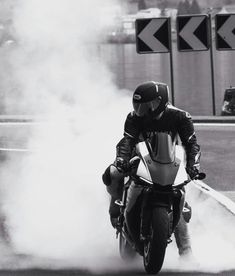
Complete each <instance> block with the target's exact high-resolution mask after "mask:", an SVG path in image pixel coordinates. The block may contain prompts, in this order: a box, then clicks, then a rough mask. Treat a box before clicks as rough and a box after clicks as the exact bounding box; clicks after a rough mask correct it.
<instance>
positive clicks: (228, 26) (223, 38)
mask: <svg viewBox="0 0 235 276" xmlns="http://www.w3.org/2000/svg"><path fill="white" fill-rule="evenodd" d="M215 38H216V48H217V50H235V14H217V15H216V17H215Z"/></svg>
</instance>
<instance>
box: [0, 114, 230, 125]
mask: <svg viewBox="0 0 235 276" xmlns="http://www.w3.org/2000/svg"><path fill="white" fill-rule="evenodd" d="M192 119H193V121H194V123H231V124H235V116H192ZM43 121H45V122H46V121H47V118H46V117H44V116H32V115H0V123H33V122H43Z"/></svg>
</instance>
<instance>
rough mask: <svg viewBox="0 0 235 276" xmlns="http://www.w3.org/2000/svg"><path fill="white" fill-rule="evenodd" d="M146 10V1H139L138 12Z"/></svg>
mask: <svg viewBox="0 0 235 276" xmlns="http://www.w3.org/2000/svg"><path fill="white" fill-rule="evenodd" d="M145 9H146V3H145V0H139V2H138V10H145Z"/></svg>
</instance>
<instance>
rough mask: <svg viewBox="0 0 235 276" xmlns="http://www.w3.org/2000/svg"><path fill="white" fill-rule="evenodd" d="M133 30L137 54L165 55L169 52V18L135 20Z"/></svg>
mask: <svg viewBox="0 0 235 276" xmlns="http://www.w3.org/2000/svg"><path fill="white" fill-rule="evenodd" d="M135 30H136V50H137V53H139V54H144V53H167V52H169V51H170V47H171V46H170V45H171V44H170V18H165V17H159V18H148V19H137V20H136V22H135Z"/></svg>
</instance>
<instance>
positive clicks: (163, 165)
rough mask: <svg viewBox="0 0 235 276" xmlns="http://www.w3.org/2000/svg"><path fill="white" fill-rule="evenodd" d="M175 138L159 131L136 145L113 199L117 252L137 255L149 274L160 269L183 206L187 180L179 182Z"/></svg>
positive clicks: (180, 172) (200, 175)
mask: <svg viewBox="0 0 235 276" xmlns="http://www.w3.org/2000/svg"><path fill="white" fill-rule="evenodd" d="M176 141H177V140H176V138H175V139H174V138H172V135H171V133H164V132H160V133H155V135H154V138H153V139H145V140H144V141H143V142H140V143H139V144H137V145H136V156H135V157H133V158H132V159H131V160H130V169H129V171H128V173H127V175H126V177H125V183H124V187H123V195H122V199H121V200H116V202H115V203H116V204H117V205H119V207H120V216H119V219H118V225H117V237H119V252H120V255H121V257H122V258H123V259H125V260H129V259H132V258H134V257H135V256H136V254H140V255H141V256H143V262H144V268H145V271H146V272H147V273H149V274H157V273H158V272H159V271H160V270H161V268H162V265H163V262H164V258H165V252H166V248H167V244H168V243H170V242H171V241H172V240H171V235H172V233H173V232H174V230H175V228H176V226H177V224H178V222H179V219H180V215H181V213H182V210H183V208H184V204H185V196H184V193H185V190H184V186H185V185H187V184H188V183H189V182H190V181H191V180H190V179H186V180H184V181H183V182H179V179H180V177H178V176H179V174H182V169H183V170H184V171H185V169H184V164H183V161H182V160H181V159H180V158H178V157H177V156H176ZM185 175H186V176H187V174H186V172H185ZM196 178H197V179H203V178H205V174H204V173H199V175H198V176H197V177H196Z"/></svg>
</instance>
